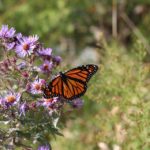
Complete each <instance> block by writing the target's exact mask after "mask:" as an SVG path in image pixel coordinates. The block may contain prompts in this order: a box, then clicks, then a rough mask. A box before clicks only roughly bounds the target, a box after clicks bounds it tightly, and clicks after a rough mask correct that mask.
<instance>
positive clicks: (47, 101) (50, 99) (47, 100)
mask: <svg viewBox="0 0 150 150" xmlns="http://www.w3.org/2000/svg"><path fill="white" fill-rule="evenodd" d="M52 101H53V99H52V98H49V99H45V102H46V103H50V102H52Z"/></svg>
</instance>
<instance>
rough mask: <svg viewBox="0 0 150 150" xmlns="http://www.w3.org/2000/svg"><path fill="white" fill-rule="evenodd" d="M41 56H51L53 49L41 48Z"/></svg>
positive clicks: (39, 52)
mask: <svg viewBox="0 0 150 150" xmlns="http://www.w3.org/2000/svg"><path fill="white" fill-rule="evenodd" d="M37 53H38V54H39V55H40V56H49V57H50V56H51V54H52V49H51V48H45V49H44V48H43V49H42V50H39V51H38V52H37Z"/></svg>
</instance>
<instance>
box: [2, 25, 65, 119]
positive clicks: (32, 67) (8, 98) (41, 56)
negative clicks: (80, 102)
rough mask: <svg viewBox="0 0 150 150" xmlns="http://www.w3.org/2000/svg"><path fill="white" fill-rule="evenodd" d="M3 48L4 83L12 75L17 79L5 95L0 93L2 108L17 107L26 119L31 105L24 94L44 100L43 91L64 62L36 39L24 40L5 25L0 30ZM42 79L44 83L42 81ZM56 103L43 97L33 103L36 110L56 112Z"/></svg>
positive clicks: (31, 37) (11, 82) (12, 82)
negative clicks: (57, 68) (40, 107)
mask: <svg viewBox="0 0 150 150" xmlns="http://www.w3.org/2000/svg"><path fill="white" fill-rule="evenodd" d="M0 47H1V48H2V49H3V54H4V58H6V59H4V60H3V61H1V62H0V75H3V76H4V77H5V79H4V80H7V77H9V76H10V74H11V75H15V76H13V78H12V80H11V81H10V80H9V84H10V85H9V87H8V88H6V87H4V93H1V92H0V94H1V97H0V106H1V107H0V108H5V109H8V108H10V107H13V106H15V107H18V110H19V111H18V112H19V115H20V116H21V115H24V116H25V113H26V112H27V111H28V110H29V109H32V107H31V106H32V105H31V102H30V103H29V102H28V101H25V100H24V97H23V93H24V92H26V93H30V94H32V95H33V97H34V95H39V94H41V96H42V87H44V86H45V84H46V80H47V79H50V76H51V73H52V70H53V69H55V68H56V67H57V66H58V65H59V64H60V62H61V61H62V59H61V57H60V56H54V55H53V54H52V49H51V48H44V47H43V44H41V43H40V41H39V37H38V36H37V35H33V36H24V35H22V34H21V33H16V30H15V29H14V28H9V27H8V25H2V27H1V29H0ZM37 62H38V63H37ZM37 64H38V65H37ZM35 74H36V76H35V77H34V75H35ZM40 76H42V78H43V79H42V78H39V77H40ZM7 82H8V80H7ZM12 88H13V89H12ZM6 89H7V90H6ZM56 99H57V98H53V99H51V101H49V100H44V99H43V98H42V97H41V99H37V100H36V102H34V103H35V106H43V107H45V108H49V109H50V108H51V109H56V107H54V104H55V103H57V102H58V99H57V100H56ZM46 101H47V102H46ZM39 103H40V105H38V104H39Z"/></svg>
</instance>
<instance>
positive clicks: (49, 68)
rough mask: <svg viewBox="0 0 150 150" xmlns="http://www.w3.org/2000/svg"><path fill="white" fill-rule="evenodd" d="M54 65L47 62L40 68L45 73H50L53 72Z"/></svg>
mask: <svg viewBox="0 0 150 150" xmlns="http://www.w3.org/2000/svg"><path fill="white" fill-rule="evenodd" d="M52 68H53V63H52V62H50V61H48V60H45V61H44V63H43V64H42V65H41V66H40V69H41V71H42V72H43V73H49V72H51V71H52Z"/></svg>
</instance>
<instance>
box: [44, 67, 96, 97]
mask: <svg viewBox="0 0 150 150" xmlns="http://www.w3.org/2000/svg"><path fill="white" fill-rule="evenodd" d="M97 70H98V66H96V65H92V64H89V65H85V66H84V65H83V66H79V67H77V68H73V69H71V70H69V71H67V72H64V73H62V72H60V73H59V75H58V76H57V77H56V78H54V79H53V80H52V81H51V82H50V83H49V84H48V85H47V86H46V87H45V88H44V90H43V93H44V97H45V98H51V97H56V96H58V97H62V98H64V99H67V100H73V99H75V98H78V97H80V96H82V95H83V94H84V93H85V92H86V90H87V82H88V81H89V80H90V78H91V77H92V76H93V74H95V73H96V71H97Z"/></svg>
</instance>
